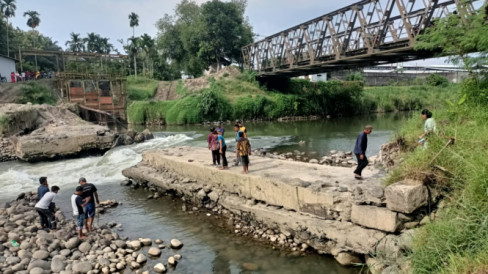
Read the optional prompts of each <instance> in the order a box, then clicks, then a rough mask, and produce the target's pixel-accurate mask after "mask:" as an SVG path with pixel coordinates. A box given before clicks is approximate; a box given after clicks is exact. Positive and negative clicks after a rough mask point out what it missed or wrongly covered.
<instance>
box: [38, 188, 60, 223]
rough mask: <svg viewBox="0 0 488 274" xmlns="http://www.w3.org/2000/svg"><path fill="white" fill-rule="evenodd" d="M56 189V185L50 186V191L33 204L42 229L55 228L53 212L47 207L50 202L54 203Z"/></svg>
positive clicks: (57, 189)
mask: <svg viewBox="0 0 488 274" xmlns="http://www.w3.org/2000/svg"><path fill="white" fill-rule="evenodd" d="M58 191H59V187H58V186H53V187H51V192H48V193H46V194H44V196H42V199H41V200H40V201H39V202H37V204H36V205H35V208H36V211H37V213H39V216H40V217H41V226H42V228H43V229H47V228H49V229H56V218H55V217H54V212H53V211H51V210H50V209H49V207H50V205H51V204H54V200H55V198H56V196H57V194H58Z"/></svg>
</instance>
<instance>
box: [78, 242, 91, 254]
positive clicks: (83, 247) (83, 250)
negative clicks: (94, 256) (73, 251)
mask: <svg viewBox="0 0 488 274" xmlns="http://www.w3.org/2000/svg"><path fill="white" fill-rule="evenodd" d="M91 248H92V246H91V244H90V243H89V242H83V243H82V244H80V246H79V247H78V250H80V252H81V253H87V252H88V251H90V249H91Z"/></svg>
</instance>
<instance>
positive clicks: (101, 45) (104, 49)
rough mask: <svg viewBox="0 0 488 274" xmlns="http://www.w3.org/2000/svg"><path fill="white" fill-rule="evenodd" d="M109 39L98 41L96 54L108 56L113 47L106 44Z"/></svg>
mask: <svg viewBox="0 0 488 274" xmlns="http://www.w3.org/2000/svg"><path fill="white" fill-rule="evenodd" d="M108 40H109V38H100V39H98V50H99V52H98V53H106V54H109V53H110V52H111V51H112V49H113V48H114V46H113V45H112V44H110V43H109V42H108Z"/></svg>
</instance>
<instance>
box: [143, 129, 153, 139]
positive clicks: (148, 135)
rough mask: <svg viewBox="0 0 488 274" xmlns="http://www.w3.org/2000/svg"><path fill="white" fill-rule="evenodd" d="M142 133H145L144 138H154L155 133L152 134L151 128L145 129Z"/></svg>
mask: <svg viewBox="0 0 488 274" xmlns="http://www.w3.org/2000/svg"><path fill="white" fill-rule="evenodd" d="M142 134H143V135H144V140H146V141H147V140H151V139H154V135H153V134H152V132H151V131H150V130H149V129H147V128H146V129H145V130H144V131H143V132H142Z"/></svg>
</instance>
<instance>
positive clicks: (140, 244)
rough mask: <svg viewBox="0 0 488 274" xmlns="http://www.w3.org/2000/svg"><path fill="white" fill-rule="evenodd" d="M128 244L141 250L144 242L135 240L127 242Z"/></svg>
mask: <svg viewBox="0 0 488 274" xmlns="http://www.w3.org/2000/svg"><path fill="white" fill-rule="evenodd" d="M127 246H128V247H130V248H132V249H134V250H139V249H141V247H142V243H141V242H140V241H137V240H134V241H130V242H128V243H127Z"/></svg>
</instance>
